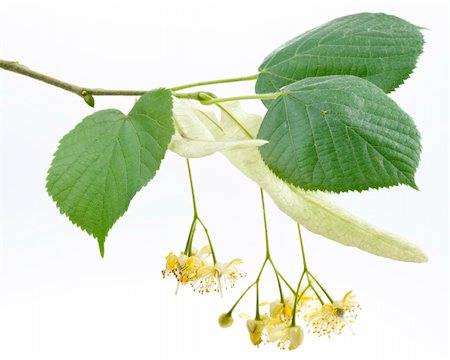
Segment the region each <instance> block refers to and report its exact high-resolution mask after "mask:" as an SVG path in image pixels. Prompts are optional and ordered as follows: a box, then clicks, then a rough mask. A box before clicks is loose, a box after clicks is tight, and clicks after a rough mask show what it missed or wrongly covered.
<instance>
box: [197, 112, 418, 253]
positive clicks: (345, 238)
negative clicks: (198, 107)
mask: <svg viewBox="0 0 450 360" xmlns="http://www.w3.org/2000/svg"><path fill="white" fill-rule="evenodd" d="M192 106H193V107H195V105H192ZM222 106H223V107H225V109H226V110H227V113H228V114H227V113H226V112H223V113H222V121H221V123H220V126H221V128H222V130H220V131H215V130H213V131H212V132H211V133H210V134H213V133H214V136H215V138H216V139H218V140H219V141H223V140H225V141H230V140H233V141H238V140H244V139H246V138H247V139H248V137H247V135H246V134H245V133H244V132H243V131H242V129H241V128H240V127H239V126H238V125H237V124H236V122H235V121H234V120H233V119H232V118H231V117H230V114H231V115H232V116H233V117H234V118H236V119H238V121H239V122H240V123H241V124H242V125H243V126H244V127H245V128H246V129H247V130H248V131H249V132H250V133H251V134H253V135H254V136H256V133H257V132H258V129H259V127H260V124H261V120H262V119H261V117H260V116H259V115H253V114H247V113H246V112H244V111H243V110H242V109H241V108H240V106H239V104H238V103H226V104H223V105H222ZM194 123H197V124H198V122H197V121H195V122H194ZM193 131H194V132H195V130H193ZM208 136H209V135H208ZM223 154H224V155H225V156H226V157H227V158H228V160H229V161H230V162H231V163H232V164H233V165H234V166H235V167H236V168H238V169H239V170H240V171H241V172H242V173H244V174H245V175H246V176H247V177H249V178H250V179H251V180H253V181H254V182H256V183H257V184H258V185H259V186H260V187H261V188H262V189H264V191H266V192H267V193H268V194H269V195H270V196H271V198H272V199H273V201H274V202H275V204H276V205H277V206H278V207H279V208H280V210H281V211H283V212H284V213H285V214H287V215H288V216H289V217H291V218H292V219H293V220H294V221H295V222H297V223H299V224H301V225H303V226H304V227H305V228H307V229H308V230H310V231H312V232H314V233H316V234H319V235H322V236H324V237H326V238H328V239H331V240H334V241H337V242H339V243H341V244H343V245H347V246H352V247H356V248H359V249H361V250H363V251H366V252H368V253H371V254H375V255H378V256H383V257H386V258H391V259H395V260H400V261H408V262H425V261H427V257H426V255H425V254H424V253H423V251H422V250H421V249H420V248H418V247H417V246H415V245H414V244H411V243H409V242H407V241H405V240H403V239H402V238H400V237H398V236H396V235H394V234H390V233H388V232H386V231H384V230H381V229H378V228H376V227H375V226H373V225H371V224H368V223H367V222H365V221H363V220H361V219H359V218H357V217H356V216H354V215H352V214H350V213H349V212H347V211H345V210H344V209H342V208H340V207H339V206H338V205H337V204H336V203H334V202H333V201H331V200H330V199H328V198H327V197H326V196H325V195H324V194H323V193H320V192H309V191H303V190H300V189H298V188H295V187H293V186H291V185H289V184H287V183H285V182H283V181H282V180H280V179H279V178H277V177H276V176H275V175H274V174H273V172H272V171H270V169H269V168H268V167H267V166H266V165H265V164H264V161H263V160H262V158H261V155H260V154H259V151H258V149H257V148H248V149H239V150H226V151H223Z"/></svg>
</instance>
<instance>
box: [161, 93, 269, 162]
mask: <svg viewBox="0 0 450 360" xmlns="http://www.w3.org/2000/svg"><path fill="white" fill-rule="evenodd" d="M173 119H174V122H175V134H174V136H173V137H172V140H171V142H170V144H169V149H170V150H171V151H173V152H175V153H176V154H178V155H180V156H183V157H185V158H199V157H204V156H208V155H211V154H213V153H215V152H217V151H222V150H226V149H243V148H247V147H254V146H261V145H264V144H266V143H267V141H265V140H246V139H245V140H232V139H230V140H227V141H219V140H217V139H216V138H215V136H214V135H213V134H215V135H217V134H220V133H222V132H223V129H222V128H221V126H220V125H219V123H218V121H217V119H216V116H215V115H214V113H212V112H210V111H207V110H205V109H203V108H201V107H199V106H197V104H196V103H194V102H193V101H192V100H183V99H177V98H174V99H173Z"/></svg>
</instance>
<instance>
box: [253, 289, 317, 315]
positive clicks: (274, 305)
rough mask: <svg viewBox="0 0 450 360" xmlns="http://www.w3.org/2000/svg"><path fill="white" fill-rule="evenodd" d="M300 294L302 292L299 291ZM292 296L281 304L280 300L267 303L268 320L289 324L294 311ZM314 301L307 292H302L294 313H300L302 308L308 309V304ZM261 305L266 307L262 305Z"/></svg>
mask: <svg viewBox="0 0 450 360" xmlns="http://www.w3.org/2000/svg"><path fill="white" fill-rule="evenodd" d="M299 293H300V294H302V293H303V290H300V292H299ZM294 299H295V297H294V296H288V297H285V298H284V299H283V301H284V302H283V303H282V302H281V301H280V300H275V301H273V302H271V303H269V304H268V305H269V316H270V318H271V319H272V320H273V321H275V322H277V321H276V320H278V322H283V323H289V322H290V321H291V320H292V313H293V311H294V301H295V300H294ZM313 300H314V298H313V297H312V296H310V295H309V293H308V291H306V292H304V293H303V295H302V296H301V298H300V299H298V303H297V308H296V312H297V314H299V313H300V311H302V310H303V309H304V308H306V307H309V306H310V303H311V302H312V301H313ZM261 305H267V303H263V304H261Z"/></svg>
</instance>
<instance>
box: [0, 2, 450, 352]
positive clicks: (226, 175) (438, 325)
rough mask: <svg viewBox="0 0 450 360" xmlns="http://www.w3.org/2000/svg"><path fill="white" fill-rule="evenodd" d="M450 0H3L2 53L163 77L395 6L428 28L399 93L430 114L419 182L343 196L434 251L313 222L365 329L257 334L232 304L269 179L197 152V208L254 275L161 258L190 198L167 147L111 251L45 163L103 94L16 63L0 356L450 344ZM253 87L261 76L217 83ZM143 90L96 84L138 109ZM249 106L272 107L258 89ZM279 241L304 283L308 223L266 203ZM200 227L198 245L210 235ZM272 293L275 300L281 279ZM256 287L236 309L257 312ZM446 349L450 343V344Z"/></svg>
mask: <svg viewBox="0 0 450 360" xmlns="http://www.w3.org/2000/svg"><path fill="white" fill-rule="evenodd" d="M445 4H446V1H441V2H437V1H419V2H414V1H370V2H369V1H361V0H358V1H336V2H326V1H320V0H318V1H312V2H311V1H310V2H302V1H298V0H297V1H282V0H279V1H267V2H266V1H254V2H252V1H232V0H228V1H211V0H210V1H169V0H167V1H148V0H147V1H134V0H128V1H124V2H116V1H80V0H78V1H49V0H40V1H20V0H11V1H7V0H1V1H0V41H1V44H0V57H1V58H4V59H9V60H19V61H20V62H22V63H23V64H25V65H28V66H29V67H31V68H32V69H35V70H38V71H42V72H44V73H47V74H50V75H53V76H55V77H58V78H61V79H65V80H67V81H70V82H74V83H77V84H81V85H84V86H92V87H104V88H111V89H112V88H128V89H130V88H137V89H151V88H155V87H159V86H174V85H178V84H183V83H186V82H192V81H198V80H204V79H213V78H221V77H232V76H239V75H249V74H253V73H255V72H256V71H257V66H258V65H259V64H260V63H261V62H262V60H263V58H264V57H265V56H266V55H267V54H268V53H269V52H270V51H271V50H273V49H274V48H276V47H277V46H279V45H281V44H282V43H283V42H285V41H286V40H288V39H290V38H292V37H294V36H296V35H298V34H300V33H302V32H304V31H306V30H308V29H310V28H311V27H314V26H317V25H320V24H321V23H323V22H326V21H328V20H331V19H333V18H336V17H339V16H343V15H347V14H351V13H357V12H362V11H370V12H378V11H381V12H386V13H390V14H394V15H397V16H400V17H403V18H405V19H407V20H409V21H411V22H413V23H415V24H417V25H420V26H423V27H425V28H427V29H428V30H426V31H424V34H425V38H426V46H425V53H424V54H423V55H422V56H421V58H420V61H419V63H418V67H417V70H416V71H415V73H414V74H413V75H412V76H411V78H410V79H409V80H408V81H407V82H406V84H405V85H403V86H402V87H401V88H400V89H398V90H397V91H396V92H395V93H394V94H393V95H392V96H393V98H394V99H395V100H396V101H397V102H398V103H399V105H400V106H401V107H402V108H403V109H405V110H406V111H407V112H408V113H409V114H410V115H411V116H412V117H413V118H414V119H415V121H416V122H417V126H418V128H419V129H420V131H421V133H422V144H423V154H422V160H421V164H420V167H419V169H418V172H417V183H418V185H419V187H420V192H417V191H415V190H412V189H409V188H406V187H397V188H392V189H386V190H379V191H370V192H365V193H363V194H356V193H351V194H345V195H341V196H336V198H337V200H338V201H339V202H340V203H341V204H342V205H343V206H345V207H346V208H347V209H349V210H351V211H353V212H355V213H358V214H359V215H360V216H361V217H363V218H365V219H367V220H369V221H371V222H373V223H375V224H377V225H379V226H381V227H384V228H386V229H388V230H390V231H393V232H396V233H398V234H401V235H402V236H404V237H406V238H408V239H409V240H411V241H412V242H414V243H416V244H418V245H420V246H421V247H423V249H424V250H425V251H426V252H427V253H428V255H429V259H430V261H429V262H428V263H427V264H407V263H400V262H396V261H391V260H387V259H383V258H379V257H375V256H372V255H369V254H366V253H363V252H361V251H359V250H356V249H352V248H345V247H343V246H340V245H339V244H336V243H334V242H332V241H329V240H326V239H322V238H320V237H317V236H315V235H313V234H311V233H308V232H305V234H304V237H305V241H306V248H307V252H308V258H309V262H310V267H311V268H312V269H313V272H314V273H316V274H318V276H319V277H320V279H321V280H322V281H323V283H324V284H326V286H327V288H328V289H329V290H330V291H331V292H332V294H333V295H334V296H335V297H340V296H341V295H343V294H344V293H345V292H346V291H347V290H349V289H353V290H354V291H355V293H356V294H357V296H358V299H359V302H360V303H361V305H362V308H363V309H362V311H361V314H360V317H359V319H358V321H357V323H355V325H354V330H355V332H356V335H355V336H352V335H351V334H350V333H349V332H345V333H344V334H343V335H342V336H340V337H334V338H332V339H327V338H321V339H317V338H315V337H314V336H313V335H308V336H307V337H306V338H305V342H304V344H303V345H302V347H301V348H300V349H298V350H296V351H294V352H291V353H288V352H286V353H281V352H280V351H279V350H277V349H273V348H272V347H271V346H263V347H262V348H260V349H256V348H254V347H253V346H252V345H251V344H250V342H249V340H248V338H247V332H246V329H245V322H244V321H243V320H241V319H239V318H238V317H237V316H236V319H235V325H234V326H233V327H232V328H230V329H226V330H224V329H221V328H219V327H218V326H217V325H216V319H217V317H218V315H219V314H220V313H221V312H223V311H226V310H227V309H228V307H229V306H230V305H231V304H232V303H233V302H234V299H235V298H236V297H237V296H238V295H239V294H240V291H242V290H243V289H244V288H245V287H246V284H247V283H249V282H250V281H251V280H252V279H253V277H254V276H255V274H256V272H257V268H258V266H259V264H260V262H261V261H262V259H263V256H264V249H263V232H262V219H261V210H260V205H259V198H258V196H259V193H258V187H257V186H256V185H255V184H253V183H251V182H250V181H249V180H247V179H246V178H245V177H244V176H242V175H241V174H240V173H238V171H237V170H235V169H234V168H232V167H231V165H230V164H229V163H228V162H227V161H226V160H225V159H224V158H223V157H222V156H221V155H214V156H211V157H209V158H205V159H201V160H194V161H193V162H192V166H193V171H194V178H195V181H196V185H197V190H198V202H199V210H200V213H201V214H202V216H203V218H204V220H205V221H206V222H207V224H208V226H209V229H210V232H211V234H212V236H213V240H214V242H215V244H216V251H217V252H218V255H219V257H220V259H222V260H225V261H226V260H229V259H231V258H233V257H241V258H243V259H244V260H245V264H244V265H243V268H244V270H245V271H247V272H248V277H247V278H246V279H244V280H243V281H240V283H239V284H238V286H237V287H236V288H234V289H233V290H232V291H229V292H227V294H226V296H225V297H224V298H223V299H221V298H220V297H219V296H215V295H214V294H213V295H209V296H200V295H197V294H193V293H192V292H191V290H190V289H189V288H183V289H181V291H180V293H179V294H178V296H174V290H175V282H174V281H173V280H172V279H170V280H169V279H162V278H161V274H160V270H161V269H162V268H163V267H164V257H165V255H166V254H167V253H168V252H169V251H175V252H178V251H180V250H181V249H182V248H183V247H184V242H185V239H186V237H187V232H188V227H189V223H190V221H191V216H192V212H191V204H190V194H189V189H188V180H187V174H186V169H185V164H184V161H183V160H182V159H180V158H178V157H176V156H175V155H174V154H168V155H167V158H166V160H165V161H164V163H163V165H162V168H161V170H160V171H159V173H158V174H157V176H156V178H155V180H154V181H152V182H151V184H150V185H149V186H147V187H146V188H145V189H144V190H142V191H141V192H140V193H139V194H138V195H137V196H136V198H135V199H134V200H133V201H132V203H131V206H130V209H129V211H128V213H127V214H126V216H125V217H124V218H122V219H120V220H119V221H118V223H117V224H116V225H115V226H114V228H113V229H112V230H111V232H110V235H109V237H108V239H107V243H106V256H105V258H104V259H103V260H102V259H101V258H100V256H99V254H98V250H97V244H96V241H95V240H94V239H92V238H90V237H89V236H88V235H86V234H85V233H83V232H82V231H81V230H79V229H77V228H76V227H74V226H73V225H71V223H70V222H69V221H68V220H67V219H66V218H65V217H63V216H61V215H60V214H59V212H58V210H57V209H56V207H55V205H54V204H53V202H52V201H51V199H50V198H49V197H48V196H47V194H46V192H45V176H46V171H47V168H48V166H49V163H50V161H51V156H52V154H53V152H54V151H55V149H56V146H57V143H58V140H59V138H60V137H61V136H62V135H64V134H65V133H66V132H68V131H69V130H70V129H72V128H73V126H74V125H75V124H76V123H77V122H78V121H80V120H81V119H82V118H83V117H84V116H86V115H88V114H90V113H91V112H92V109H90V108H89V107H88V106H86V105H85V104H84V102H83V101H82V100H81V99H80V98H78V97H77V96H75V95H73V94H71V93H68V92H65V91H63V90H61V89H57V88H54V87H51V86H48V85H46V84H43V83H39V82H37V81H35V80H32V79H29V78H25V77H22V76H19V75H17V74H12V73H6V72H4V71H2V70H0V82H1V83H0V91H1V98H0V126H1V128H0V129H1V133H0V149H1V153H0V156H1V158H0V172H1V177H0V179H1V180H0V181H1V183H0V358H1V359H7V360H15V359H77V360H78V359H108V360H112V359H124V358H130V359H148V358H155V359H175V358H181V357H182V358H186V359H194V358H195V359H205V358H209V357H213V358H215V359H230V358H233V359H236V358H245V357H247V358H248V357H256V356H258V358H260V359H269V358H273V356H280V357H281V356H285V357H290V358H294V357H295V358H300V357H301V358H302V359H325V358H331V357H332V358H335V359H347V360H350V359H366V360H370V359H388V360H390V359H396V360H398V359H408V360H412V359H425V358H430V359H434V360H440V359H447V358H448V353H447V351H448V350H447V347H448V336H449V334H448V301H449V297H448V280H449V279H448V229H447V217H448V163H449V159H448V131H447V130H448V107H447V104H448V81H447V80H448V44H449V38H448V22H449V19H448V8H447V6H446V5H445ZM209 89H210V90H213V91H215V92H216V93H217V94H219V95H222V96H227V95H235V94H250V93H252V91H253V83H245V84H244V83H243V84H237V85H230V86H222V87H219V86H217V87H214V88H212V87H210V88H209ZM133 101H134V98H100V97H97V98H96V102H97V105H96V109H97V110H98V109H104V108H109V107H117V108H119V109H121V110H123V111H124V112H127V111H128V110H129V109H130V107H131V106H132V104H133ZM246 107H247V109H249V110H252V111H259V112H260V113H262V111H263V107H262V106H261V105H260V104H259V103H258V102H257V101H253V102H248V103H246ZM268 208H269V209H268V212H269V226H270V229H269V230H270V235H271V239H272V247H273V255H274V259H275V261H276V262H277V263H279V266H280V269H281V270H282V272H284V273H285V274H286V276H287V277H288V278H289V279H290V280H291V281H292V282H295V281H296V279H297V276H298V275H299V271H300V265H299V264H300V263H299V260H300V259H299V254H298V242H297V238H296V233H295V225H294V224H293V222H292V221H291V220H289V219H288V218H287V217H286V216H284V215H283V214H282V213H280V212H279V211H278V210H277V209H276V208H275V207H274V206H273V205H272V203H269V205H268ZM202 241H204V239H202V238H201V237H199V244H198V245H202ZM262 291H263V299H262V300H266V301H271V300H274V299H276V297H277V292H276V285H275V283H274V280H273V278H272V276H267V279H266V281H265V282H264V286H263V290H262ZM253 296H254V294H250V296H249V297H248V298H246V300H245V301H244V302H243V303H242V306H241V307H240V308H239V309H238V310H237V312H236V315H237V314H238V313H240V312H246V313H253V311H254V305H253V304H254V297H253ZM446 355H447V356H446Z"/></svg>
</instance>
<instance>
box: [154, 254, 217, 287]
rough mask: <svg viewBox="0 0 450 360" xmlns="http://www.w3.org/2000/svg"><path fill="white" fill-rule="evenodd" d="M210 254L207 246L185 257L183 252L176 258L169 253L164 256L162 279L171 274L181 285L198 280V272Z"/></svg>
mask: <svg viewBox="0 0 450 360" xmlns="http://www.w3.org/2000/svg"><path fill="white" fill-rule="evenodd" d="M210 254H211V251H210V249H209V246H205V247H203V248H202V249H200V251H199V252H197V251H196V249H194V251H192V255H191V256H187V255H185V254H184V253H183V252H181V253H180V256H176V255H175V254H174V253H173V252H170V253H169V254H168V255H167V256H166V268H165V269H164V270H163V271H162V274H163V277H166V276H168V275H170V274H172V275H173V276H174V277H175V278H176V279H177V280H178V282H179V283H180V284H182V285H184V284H187V283H189V282H194V281H195V280H197V279H198V273H199V270H200V269H201V268H202V267H204V266H205V264H206V261H207V257H208V256H209V255H210Z"/></svg>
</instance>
